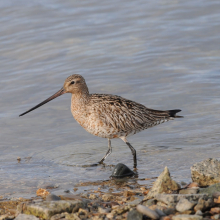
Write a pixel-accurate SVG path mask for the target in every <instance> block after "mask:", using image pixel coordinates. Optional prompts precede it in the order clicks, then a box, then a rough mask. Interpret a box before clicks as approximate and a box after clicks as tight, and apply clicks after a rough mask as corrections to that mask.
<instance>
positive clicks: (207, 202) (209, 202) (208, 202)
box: [194, 197, 214, 211]
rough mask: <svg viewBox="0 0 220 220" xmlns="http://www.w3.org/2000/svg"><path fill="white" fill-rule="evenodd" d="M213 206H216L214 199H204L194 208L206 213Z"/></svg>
mask: <svg viewBox="0 0 220 220" xmlns="http://www.w3.org/2000/svg"><path fill="white" fill-rule="evenodd" d="M213 206H214V201H213V198H212V197H203V198H200V199H199V201H198V204H197V205H196V206H195V207H194V210H195V211H198V210H201V211H205V210H207V209H208V208H211V207H213Z"/></svg>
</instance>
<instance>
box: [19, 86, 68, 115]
mask: <svg viewBox="0 0 220 220" xmlns="http://www.w3.org/2000/svg"><path fill="white" fill-rule="evenodd" d="M64 93H66V92H65V90H64V88H61V89H60V90H59V91H58V92H56V93H55V94H54V95H52V96H50V97H49V98H48V99H46V100H44V101H43V102H41V103H40V104H38V105H36V106H35V107H33V108H31V109H29V110H28V111H26V112H24V113H22V114H21V115H19V117H20V116H23V115H25V114H27V113H28V112H31V111H33V110H34V109H36V108H39V107H40V106H42V105H44V104H46V103H47V102H49V101H51V100H53V99H55V98H56V97H58V96H61V95H63V94H64Z"/></svg>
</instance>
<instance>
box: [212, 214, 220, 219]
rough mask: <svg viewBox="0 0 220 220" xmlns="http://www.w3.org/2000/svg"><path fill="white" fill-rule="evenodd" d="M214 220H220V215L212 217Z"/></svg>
mask: <svg viewBox="0 0 220 220" xmlns="http://www.w3.org/2000/svg"><path fill="white" fill-rule="evenodd" d="M212 219H220V215H219V214H217V215H213V216H212Z"/></svg>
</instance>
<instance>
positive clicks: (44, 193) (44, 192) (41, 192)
mask: <svg viewBox="0 0 220 220" xmlns="http://www.w3.org/2000/svg"><path fill="white" fill-rule="evenodd" d="M36 194H37V196H41V197H46V196H48V195H49V194H50V192H48V191H47V190H46V189H42V188H40V189H38V190H37V191H36Z"/></svg>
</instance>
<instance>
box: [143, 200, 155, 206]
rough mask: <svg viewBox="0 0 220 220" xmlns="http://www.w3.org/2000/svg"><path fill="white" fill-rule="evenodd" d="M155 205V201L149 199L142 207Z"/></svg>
mask: <svg viewBox="0 0 220 220" xmlns="http://www.w3.org/2000/svg"><path fill="white" fill-rule="evenodd" d="M156 204H157V201H156V200H155V199H149V200H147V201H144V202H143V205H144V206H151V205H156Z"/></svg>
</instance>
